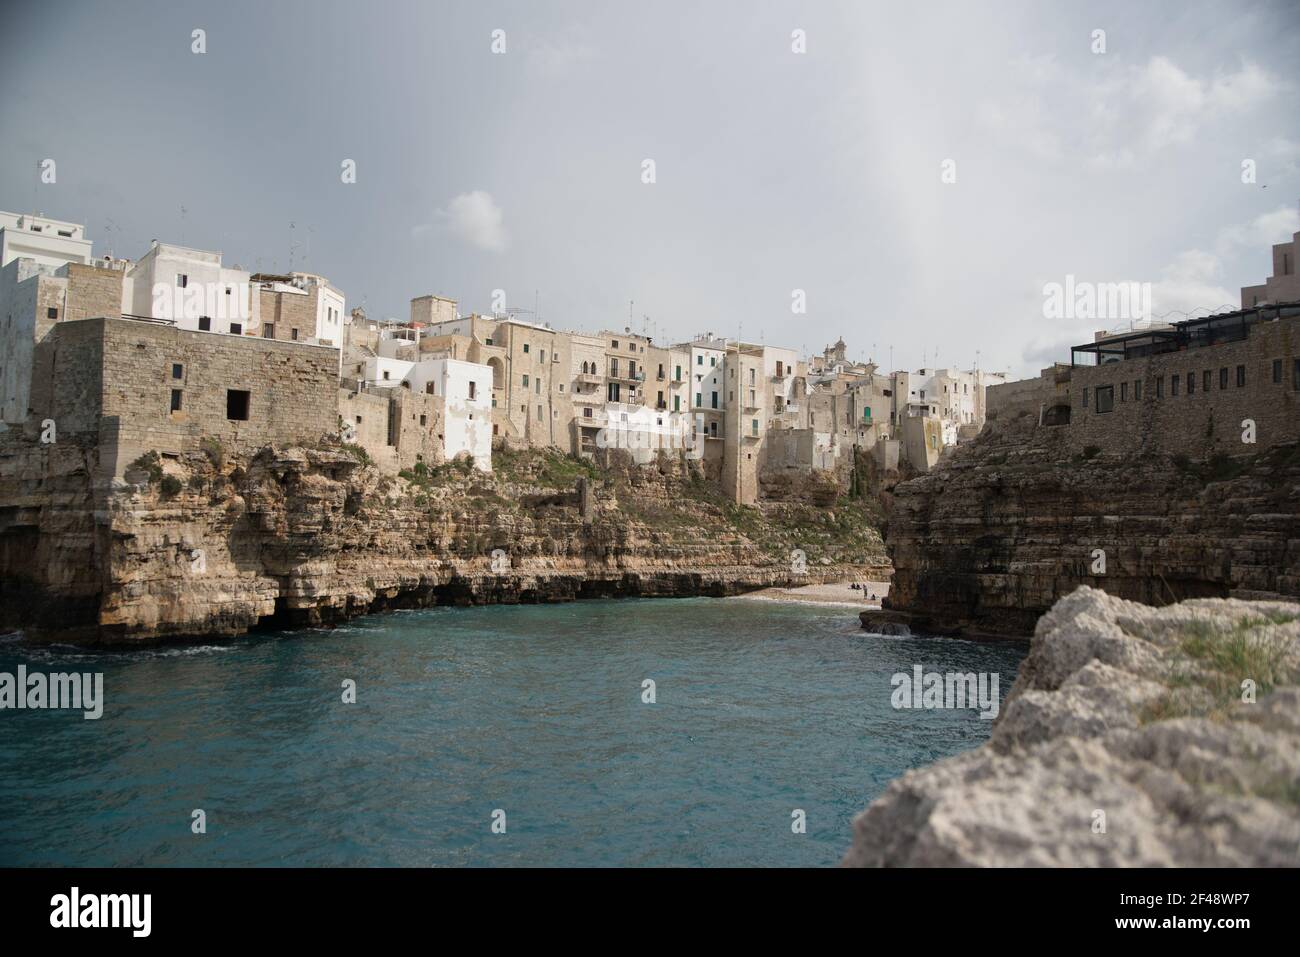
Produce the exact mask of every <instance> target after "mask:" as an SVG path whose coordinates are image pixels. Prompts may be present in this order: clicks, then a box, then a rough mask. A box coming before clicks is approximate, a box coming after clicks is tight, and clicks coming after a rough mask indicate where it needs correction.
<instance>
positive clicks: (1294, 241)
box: [1241, 233, 1300, 309]
mask: <svg viewBox="0 0 1300 957" xmlns="http://www.w3.org/2000/svg"><path fill="white" fill-rule="evenodd" d="M1297 256H1300V233H1296V234H1294V235H1293V236H1292V237H1291V240H1290V242H1285V243H1278V244H1277V245H1275V246H1274V247H1273V275H1271V276H1269V277H1268V279H1266V280H1264V282H1263V284H1261V285H1258V286H1245V287H1243V288H1242V290H1241V308H1243V309H1249V308H1250V307H1252V306H1263V305H1277V304H1278V303H1283V302H1300V271H1298V270H1297V268H1296V257H1297Z"/></svg>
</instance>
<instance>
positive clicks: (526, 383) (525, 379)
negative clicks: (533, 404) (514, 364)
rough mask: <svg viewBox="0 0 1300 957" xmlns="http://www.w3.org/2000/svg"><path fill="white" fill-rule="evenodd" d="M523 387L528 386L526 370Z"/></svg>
mask: <svg viewBox="0 0 1300 957" xmlns="http://www.w3.org/2000/svg"><path fill="white" fill-rule="evenodd" d="M524 388H525V389H527V388H528V373H527V372H525V373H524Z"/></svg>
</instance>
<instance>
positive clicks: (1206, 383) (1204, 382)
mask: <svg viewBox="0 0 1300 957" xmlns="http://www.w3.org/2000/svg"><path fill="white" fill-rule="evenodd" d="M1212 381H1213V377H1212V376H1211V374H1210V370H1209V369H1206V370H1205V372H1204V374H1203V375H1202V376H1201V391H1202V392H1209V391H1210V383H1211V382H1212Z"/></svg>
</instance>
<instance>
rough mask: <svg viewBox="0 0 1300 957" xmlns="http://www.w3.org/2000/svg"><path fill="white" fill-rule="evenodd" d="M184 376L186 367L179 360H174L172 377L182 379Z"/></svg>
mask: <svg viewBox="0 0 1300 957" xmlns="http://www.w3.org/2000/svg"><path fill="white" fill-rule="evenodd" d="M184 376H185V367H184V366H183V365H181V364H180V363H179V362H173V363H172V378H173V379H181V378H184Z"/></svg>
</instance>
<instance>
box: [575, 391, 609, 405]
mask: <svg viewBox="0 0 1300 957" xmlns="http://www.w3.org/2000/svg"><path fill="white" fill-rule="evenodd" d="M570 399H571V401H573V402H575V403H577V404H578V405H604V404H605V397H604V396H603V395H601V394H600V393H599V392H574V393H572V394H571V395H570Z"/></svg>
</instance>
